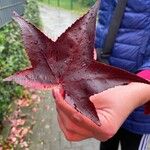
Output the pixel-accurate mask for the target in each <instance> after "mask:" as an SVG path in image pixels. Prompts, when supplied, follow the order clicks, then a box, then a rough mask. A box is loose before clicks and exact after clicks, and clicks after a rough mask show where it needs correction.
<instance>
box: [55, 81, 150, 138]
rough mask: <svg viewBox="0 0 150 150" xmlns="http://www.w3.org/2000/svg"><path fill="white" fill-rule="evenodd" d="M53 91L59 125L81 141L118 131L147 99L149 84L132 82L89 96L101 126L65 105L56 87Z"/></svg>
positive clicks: (148, 96)
mask: <svg viewBox="0 0 150 150" xmlns="http://www.w3.org/2000/svg"><path fill="white" fill-rule="evenodd" d="M53 93H54V95H55V99H56V107H57V112H58V121H59V125H60V128H61V129H62V131H63V133H64V135H65V136H66V138H67V139H68V140H69V141H80V140H83V139H87V138H91V137H93V138H96V139H98V140H101V141H105V140H107V139H109V138H111V137H112V136H113V135H114V134H115V133H116V132H117V130H118V129H119V128H120V126H121V125H122V123H123V122H124V121H125V120H126V118H127V117H128V115H129V114H130V113H131V112H132V111H133V110H134V109H135V108H136V107H139V106H140V105H143V104H145V103H146V102H148V101H149V100H150V85H147V84H143V83H131V84H129V85H125V86H117V87H114V88H111V89H108V90H106V91H104V92H102V93H99V94H95V95H93V96H91V97H90V100H91V101H92V102H93V104H94V105H95V108H96V111H97V113H98V117H99V120H100V123H101V126H97V125H96V124H95V123H93V122H92V121H91V120H90V119H89V118H87V117H85V116H84V115H82V114H81V113H79V112H77V111H76V110H75V109H74V108H72V107H71V106H70V105H68V104H67V103H66V101H65V100H64V98H63V96H62V94H61V93H60V91H59V90H58V89H55V90H54V91H53Z"/></svg>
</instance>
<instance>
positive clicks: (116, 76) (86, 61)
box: [5, 2, 149, 125]
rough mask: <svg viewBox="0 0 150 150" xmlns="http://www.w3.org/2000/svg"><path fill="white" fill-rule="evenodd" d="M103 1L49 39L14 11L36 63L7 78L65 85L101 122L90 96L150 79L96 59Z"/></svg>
mask: <svg viewBox="0 0 150 150" xmlns="http://www.w3.org/2000/svg"><path fill="white" fill-rule="evenodd" d="M98 6H99V2H97V3H96V4H95V5H94V6H93V7H92V8H91V10H90V11H89V12H88V13H87V14H85V15H84V16H83V17H81V18H80V19H79V20H77V21H76V22H75V23H74V24H73V25H72V26H71V27H69V28H68V29H67V30H66V32H65V33H63V34H62V35H61V36H60V37H59V38H58V39H57V41H55V42H54V41H52V40H50V39H48V38H47V37H46V36H45V35H44V34H43V33H42V32H41V31H40V30H39V29H37V28H36V27H35V26H34V25H32V24H31V23H29V22H27V21H25V20H24V19H23V18H22V17H20V16H19V15H18V14H16V13H14V16H13V18H14V20H15V21H16V22H18V24H19V25H20V28H21V30H22V37H23V42H24V46H25V49H26V52H27V54H28V56H29V59H30V61H31V65H32V67H31V68H29V69H26V70H23V71H20V72H19V73H16V74H14V75H12V76H10V77H8V78H6V79H5V81H12V80H13V81H15V82H17V83H18V84H21V85H24V86H27V87H32V88H36V89H49V88H53V87H54V86H55V87H56V86H59V87H60V86H61V88H63V90H64V91H65V100H66V102H67V103H68V104H70V105H71V106H72V107H74V108H75V109H76V110H77V111H79V112H81V113H82V114H84V115H85V116H87V117H88V118H90V119H91V120H92V121H93V122H94V123H96V124H97V125H99V119H98V116H97V113H96V110H95V107H94V105H93V103H91V102H90V100H89V96H91V95H93V94H96V93H99V92H102V91H104V90H106V89H108V88H111V87H114V86H116V85H123V84H128V83H130V82H143V83H148V84H149V82H148V81H147V80H144V79H142V78H140V77H138V76H136V75H134V74H131V73H129V72H126V71H124V70H121V69H118V68H115V67H112V66H109V65H104V64H102V63H100V62H96V61H95V60H93V55H94V54H93V49H94V37H95V24H96V14H97V10H98Z"/></svg>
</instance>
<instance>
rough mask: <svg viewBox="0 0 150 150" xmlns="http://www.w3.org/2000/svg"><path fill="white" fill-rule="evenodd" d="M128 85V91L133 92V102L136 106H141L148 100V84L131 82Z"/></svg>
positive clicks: (149, 90) (149, 94)
mask: <svg viewBox="0 0 150 150" xmlns="http://www.w3.org/2000/svg"><path fill="white" fill-rule="evenodd" d="M128 86H129V90H130V92H132V93H133V98H134V99H133V103H134V105H135V106H136V107H139V106H142V105H143V104H145V103H147V102H148V101H150V85H148V84H144V83H136V82H133V83H130V84H129V85H128Z"/></svg>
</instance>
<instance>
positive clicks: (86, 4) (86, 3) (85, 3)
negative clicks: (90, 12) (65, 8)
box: [78, 0, 96, 6]
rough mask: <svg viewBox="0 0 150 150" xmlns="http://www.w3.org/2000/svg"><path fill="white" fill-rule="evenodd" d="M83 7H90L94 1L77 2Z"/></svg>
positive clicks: (82, 0) (80, 0)
mask: <svg viewBox="0 0 150 150" xmlns="http://www.w3.org/2000/svg"><path fill="white" fill-rule="evenodd" d="M78 1H79V2H80V3H81V4H82V5H84V6H92V5H93V4H94V3H95V2H96V0H78Z"/></svg>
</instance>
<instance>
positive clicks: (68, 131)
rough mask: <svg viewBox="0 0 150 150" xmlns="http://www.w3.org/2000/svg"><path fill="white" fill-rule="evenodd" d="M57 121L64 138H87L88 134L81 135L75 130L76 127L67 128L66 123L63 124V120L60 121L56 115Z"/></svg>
mask: <svg viewBox="0 0 150 150" xmlns="http://www.w3.org/2000/svg"><path fill="white" fill-rule="evenodd" d="M57 119H58V122H59V126H60V128H61V130H62V131H63V133H64V135H65V137H66V139H67V140H68V141H81V140H84V139H87V138H90V137H91V136H90V135H86V136H85V135H82V134H80V133H79V132H76V129H75V130H74V128H70V127H69V128H67V127H66V125H65V124H64V121H62V119H61V118H60V117H59V115H58V117H57Z"/></svg>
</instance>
